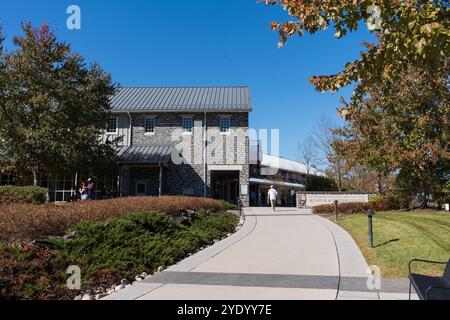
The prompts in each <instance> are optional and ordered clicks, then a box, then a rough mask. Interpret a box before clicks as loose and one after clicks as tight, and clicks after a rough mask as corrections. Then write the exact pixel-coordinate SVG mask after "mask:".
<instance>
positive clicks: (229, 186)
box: [211, 171, 239, 204]
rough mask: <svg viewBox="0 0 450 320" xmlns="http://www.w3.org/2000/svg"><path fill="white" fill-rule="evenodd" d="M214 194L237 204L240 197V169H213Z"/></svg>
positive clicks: (216, 197)
mask: <svg viewBox="0 0 450 320" xmlns="http://www.w3.org/2000/svg"><path fill="white" fill-rule="evenodd" d="M211 188H212V196H213V198H215V199H221V200H225V201H227V202H229V203H232V204H237V203H238V199H239V171H211Z"/></svg>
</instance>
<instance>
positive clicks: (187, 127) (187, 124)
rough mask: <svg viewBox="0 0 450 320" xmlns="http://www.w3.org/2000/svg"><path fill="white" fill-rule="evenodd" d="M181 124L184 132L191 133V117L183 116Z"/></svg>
mask: <svg viewBox="0 0 450 320" xmlns="http://www.w3.org/2000/svg"><path fill="white" fill-rule="evenodd" d="M182 126H183V132H184V133H192V117H183V120H182Z"/></svg>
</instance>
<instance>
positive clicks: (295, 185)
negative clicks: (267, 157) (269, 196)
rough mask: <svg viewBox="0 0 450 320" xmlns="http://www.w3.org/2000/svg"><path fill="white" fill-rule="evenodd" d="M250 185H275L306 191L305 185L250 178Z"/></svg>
mask: <svg viewBox="0 0 450 320" xmlns="http://www.w3.org/2000/svg"><path fill="white" fill-rule="evenodd" d="M249 182H250V183H253V184H265V185H268V186H271V185H274V186H281V187H289V188H293V189H305V185H303V184H300V183H293V182H284V181H274V180H267V179H261V178H250V179H249Z"/></svg>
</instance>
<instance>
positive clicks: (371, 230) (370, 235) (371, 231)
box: [367, 209, 373, 248]
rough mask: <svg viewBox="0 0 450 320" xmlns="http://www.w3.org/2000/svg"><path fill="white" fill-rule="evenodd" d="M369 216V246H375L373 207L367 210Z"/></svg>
mask: <svg viewBox="0 0 450 320" xmlns="http://www.w3.org/2000/svg"><path fill="white" fill-rule="evenodd" d="M367 217H368V218H369V247H370V248H373V224H372V218H373V210H372V209H368V210H367Z"/></svg>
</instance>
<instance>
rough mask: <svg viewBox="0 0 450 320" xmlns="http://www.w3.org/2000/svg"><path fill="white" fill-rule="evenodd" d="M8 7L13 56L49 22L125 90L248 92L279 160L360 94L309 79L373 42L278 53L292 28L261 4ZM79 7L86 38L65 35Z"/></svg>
mask: <svg viewBox="0 0 450 320" xmlns="http://www.w3.org/2000/svg"><path fill="white" fill-rule="evenodd" d="M1 2H2V3H3V2H5V3H6V0H1ZM5 3H3V5H2V6H1V7H2V9H1V11H0V20H1V21H2V22H3V31H4V33H5V34H6V36H7V40H6V43H5V45H6V47H8V48H11V38H12V36H14V35H17V34H19V33H20V22H22V21H31V22H32V23H33V24H34V25H39V24H41V23H42V22H44V21H45V22H47V23H49V24H50V26H51V28H52V29H53V30H55V31H56V34H57V36H58V38H59V39H61V40H65V41H67V42H69V43H71V45H72V47H73V49H74V50H75V51H77V52H79V53H81V54H83V55H84V56H85V57H86V60H87V61H89V62H93V61H95V62H98V63H99V64H100V65H101V66H102V67H103V68H104V69H105V70H107V71H108V72H110V73H111V74H112V76H113V79H114V81H115V82H117V83H119V84H120V85H122V86H203V85H205V86H206V85H208V86H214V85H247V86H249V87H250V88H251V91H252V98H253V108H254V111H253V112H252V113H251V115H250V126H251V127H252V128H256V129H259V128H265V129H272V128H278V129H280V140H281V141H280V142H281V144H280V154H281V155H282V156H284V157H287V158H292V159H295V153H296V149H297V144H298V142H300V141H301V140H303V138H304V137H305V136H307V135H308V134H309V133H310V131H311V127H312V126H313V124H314V123H315V122H316V121H317V120H318V119H319V118H320V117H321V116H322V115H326V116H327V117H329V118H330V119H333V120H337V114H336V108H337V107H338V106H339V99H340V97H341V96H344V97H348V96H349V94H350V93H351V88H345V89H344V90H342V91H340V92H338V93H336V94H334V95H332V94H329V93H317V92H315V90H314V88H313V86H312V85H310V84H309V83H308V78H309V77H310V76H312V75H319V74H333V73H336V72H338V71H340V70H341V69H342V68H343V66H344V65H345V63H346V62H348V61H350V60H353V59H355V58H357V57H358V56H359V52H360V51H361V50H362V47H361V42H362V41H366V40H368V39H370V37H371V36H370V34H369V33H368V32H367V31H366V30H361V31H359V32H357V33H355V34H351V35H350V36H347V37H345V38H343V39H340V40H337V39H335V38H334V36H333V34H334V32H333V30H329V31H327V32H320V33H317V34H316V35H314V36H305V37H303V38H294V39H292V40H291V41H290V42H289V43H288V45H287V46H286V47H284V48H282V49H279V48H277V39H278V35H277V34H276V33H274V32H271V31H270V28H269V24H270V22H271V21H272V20H277V19H281V20H282V19H283V18H285V12H284V11H283V10H282V9H281V7H269V8H267V7H265V5H263V4H257V3H256V0H227V1H219V0H196V1H155V0H150V1H149V0H129V1H111V0H110V1H107V0H89V1H87V0H86V1H85V0H71V1H65V0H40V1H31V0H29V1H25V0H15V1H8V2H7V5H6V4H5ZM71 4H76V5H79V6H80V8H81V11H82V12H81V14H82V15H81V16H82V25H81V27H82V28H81V30H68V29H67V28H66V19H67V17H68V15H67V14H66V9H67V7H68V6H69V5H71Z"/></svg>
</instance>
